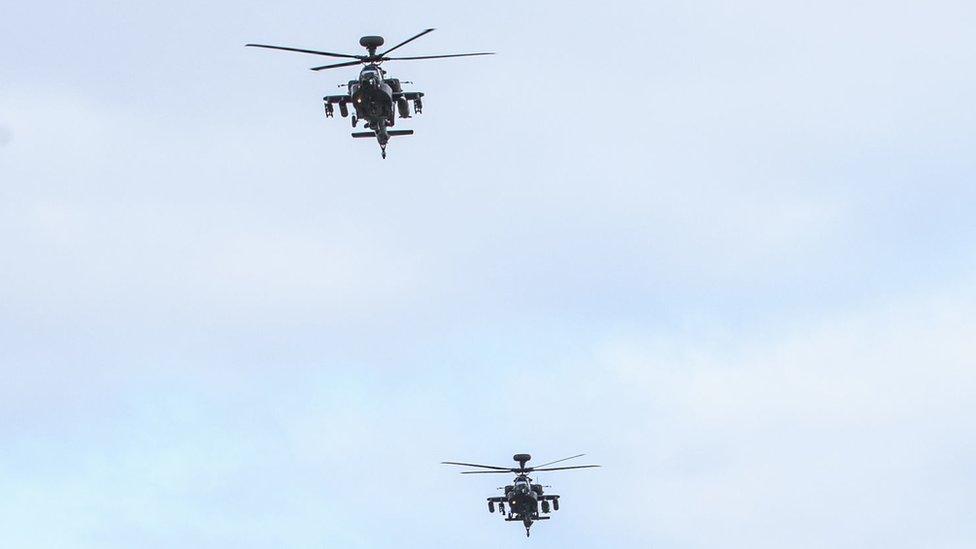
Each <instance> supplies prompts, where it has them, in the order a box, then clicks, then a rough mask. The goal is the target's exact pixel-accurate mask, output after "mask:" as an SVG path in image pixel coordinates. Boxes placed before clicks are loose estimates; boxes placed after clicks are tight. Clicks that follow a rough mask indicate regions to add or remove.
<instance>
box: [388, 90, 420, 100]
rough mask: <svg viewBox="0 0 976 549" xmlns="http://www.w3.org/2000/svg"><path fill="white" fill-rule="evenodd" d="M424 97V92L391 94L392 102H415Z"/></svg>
mask: <svg viewBox="0 0 976 549" xmlns="http://www.w3.org/2000/svg"><path fill="white" fill-rule="evenodd" d="M423 96H424V92H396V93H394V94H393V100H394V101H396V100H397V99H399V98H401V97H402V98H404V99H406V100H407V101H415V100H417V99H420V98H421V97H423Z"/></svg>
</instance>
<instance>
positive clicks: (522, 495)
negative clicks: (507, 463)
mask: <svg viewBox="0 0 976 549" xmlns="http://www.w3.org/2000/svg"><path fill="white" fill-rule="evenodd" d="M504 490H505V496H504V497H494V498H488V510H489V511H492V512H494V509H495V504H496V503H497V504H498V506H499V509H498V510H499V512H500V513H503V514H504V513H505V510H506V509H505V506H506V505H507V506H508V515H507V516H506V517H505V520H506V521H521V522H522V524H523V525H524V526H525V534H526V535H529V528H531V526H532V523H533V522H535V521H537V520H548V519H549V517H548V516H547V515H548V514H549V511H550V509H551V508H554V509H559V503H558V501H559V496H556V495H544V494H545V491H544V490H543V486H542V485H541V484H533V483H532V479H531V478H529V477H528V476H526V475H524V474H523V475H519V476H517V477H515V480H514V481H513V482H512V484H510V485H508V486H506V487H505V488H504ZM550 504H551V505H552V507H550ZM540 513H542V514H540Z"/></svg>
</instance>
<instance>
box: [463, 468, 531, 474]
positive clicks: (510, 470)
mask: <svg viewBox="0 0 976 549" xmlns="http://www.w3.org/2000/svg"><path fill="white" fill-rule="evenodd" d="M518 472H519V470H518V469H509V470H507V471H461V474H462V475H491V474H496V475H511V474H512V473H518Z"/></svg>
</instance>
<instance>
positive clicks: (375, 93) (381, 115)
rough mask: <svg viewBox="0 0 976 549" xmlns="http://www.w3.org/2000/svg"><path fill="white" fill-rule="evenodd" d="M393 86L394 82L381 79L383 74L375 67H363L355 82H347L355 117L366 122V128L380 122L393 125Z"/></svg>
mask: <svg viewBox="0 0 976 549" xmlns="http://www.w3.org/2000/svg"><path fill="white" fill-rule="evenodd" d="M393 85H394V81H392V80H390V81H387V80H384V79H383V72H382V70H381V69H380V68H379V67H378V66H376V65H369V66H367V67H365V68H364V69H363V70H362V72H360V73H359V78H358V79H357V80H351V81H350V82H349V97H350V98H352V104H353V107H354V108H355V109H356V116H357V117H359V119H360V120H364V121H366V123H367V126H373V125H377V126H379V125H380V124H379V122H380V121H381V120H382V121H385V125H389V126H392V125H393V124H394V118H393Z"/></svg>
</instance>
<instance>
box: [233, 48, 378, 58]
mask: <svg viewBox="0 0 976 549" xmlns="http://www.w3.org/2000/svg"><path fill="white" fill-rule="evenodd" d="M244 47H251V48H267V49H269V50H283V51H296V52H298V53H310V54H312V55H325V56H327V57H346V58H349V59H359V60H363V59H365V58H366V56H365V55H352V54H350V53H332V52H330V51H318V50H303V49H301V48H288V47H285V46H269V45H267V44H244Z"/></svg>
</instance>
